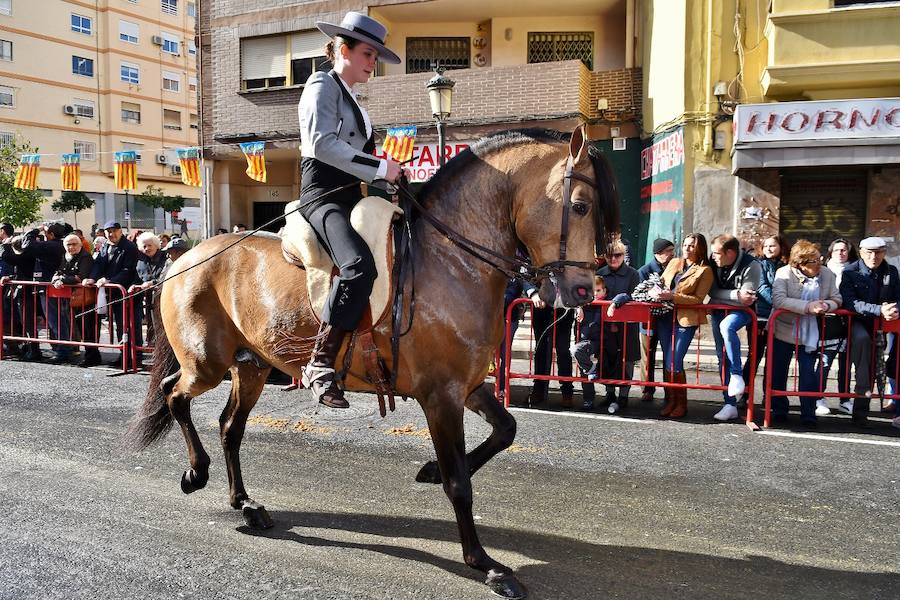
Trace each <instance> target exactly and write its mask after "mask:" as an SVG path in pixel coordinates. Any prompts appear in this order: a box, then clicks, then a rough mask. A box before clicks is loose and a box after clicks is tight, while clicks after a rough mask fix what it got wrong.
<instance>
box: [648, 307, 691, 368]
mask: <svg viewBox="0 0 900 600" xmlns="http://www.w3.org/2000/svg"><path fill="white" fill-rule="evenodd" d="M674 325H675V323H674V316H673V315H672V314H668V315H664V316H661V317H659V318H657V320H656V334H657V336H659V347H660V348H662V354H663V369H664V370H666V371H669V372H670V373H682V372H684V357H685V355H686V354H687V353H688V350H689V349H690V347H691V341H692V340H693V339H694V332H696V331H697V327H696V326H694V327H682V326H681V325H678V326H677V327H676V328H675V340H674V344H673V340H672V327H673V326H674Z"/></svg>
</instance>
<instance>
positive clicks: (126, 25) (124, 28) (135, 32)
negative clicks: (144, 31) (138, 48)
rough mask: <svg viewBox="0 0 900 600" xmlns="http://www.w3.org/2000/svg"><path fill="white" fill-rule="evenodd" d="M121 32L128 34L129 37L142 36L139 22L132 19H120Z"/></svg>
mask: <svg viewBox="0 0 900 600" xmlns="http://www.w3.org/2000/svg"><path fill="white" fill-rule="evenodd" d="M119 33H120V34H124V35H127V36H128V37H133V38H137V37H140V36H139V33H140V27H139V26H138V24H137V23H132V22H131V21H122V20H120V21H119Z"/></svg>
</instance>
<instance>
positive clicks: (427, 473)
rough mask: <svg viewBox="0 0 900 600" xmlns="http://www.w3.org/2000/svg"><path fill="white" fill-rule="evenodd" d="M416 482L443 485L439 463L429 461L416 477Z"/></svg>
mask: <svg viewBox="0 0 900 600" xmlns="http://www.w3.org/2000/svg"><path fill="white" fill-rule="evenodd" d="M416 481H418V482H419V483H441V470H440V469H439V468H438V464H437V461H434V460H432V461H428V462H427V463H425V464H424V465H423V466H422V468H421V469H419V473H418V475H416Z"/></svg>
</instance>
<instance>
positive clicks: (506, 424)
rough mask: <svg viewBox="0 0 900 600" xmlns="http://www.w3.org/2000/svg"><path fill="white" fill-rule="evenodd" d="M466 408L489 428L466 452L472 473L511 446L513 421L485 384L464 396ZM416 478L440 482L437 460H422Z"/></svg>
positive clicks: (426, 481)
mask: <svg viewBox="0 0 900 600" xmlns="http://www.w3.org/2000/svg"><path fill="white" fill-rule="evenodd" d="M466 408H468V409H469V410H471V411H472V412H474V413H475V414H477V415H479V416H480V417H481V418H482V419H484V420H485V421H487V422H488V423H489V424H490V425H491V427H492V428H493V429H492V430H491V434H490V435H489V436H488V438H487V439H486V440H484V441H483V442H482V443H481V444H480V445H479V446H478V447H477V448H475V449H474V450H472V451H471V452H469V453H468V454H467V455H466V462H467V463H468V465H469V475H474V474H475V473H476V472H477V471H478V469H480V468H481V467H483V466H484V465H485V464H486V463H487V462H488V461H489V460H491V459H492V458H494V456H496V455H497V454H499V453H500V452H502V451H503V450H506V449H507V448H509V447H510V446H511V445H512V443H513V440H515V438H516V420H515V419H514V418H513V416H512V415H511V414H510V413H509V411H508V410H506V407H505V406H503V404H501V403H500V402H499V401H498V400H497V398H496V397H495V396H494V392H493V389H492V387H491V386H490V385H488V384H486V383H485V384H482V385H481V386H479V387H478V388H477V389H476V390H475V391H474V392H472V393H471V394H470V395H469V397H468V398H466ZM416 481H418V482H419V483H441V471H440V469H439V468H438V464H437V461H436V460H432V461H429V462H427V463H425V465H423V466H422V468H421V469H420V470H419V473H418V474H417V475H416Z"/></svg>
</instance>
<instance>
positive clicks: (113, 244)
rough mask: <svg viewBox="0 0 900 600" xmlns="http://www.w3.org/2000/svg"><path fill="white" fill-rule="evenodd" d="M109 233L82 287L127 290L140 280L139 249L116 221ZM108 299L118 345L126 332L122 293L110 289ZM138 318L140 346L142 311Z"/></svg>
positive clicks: (119, 362) (117, 362)
mask: <svg viewBox="0 0 900 600" xmlns="http://www.w3.org/2000/svg"><path fill="white" fill-rule="evenodd" d="M103 229H104V230H105V231H106V239H107V243H106V244H104V246H103V249H102V250H100V254H99V255H98V256H97V260H95V261H94V269H93V270H92V271H91V277H90V278H89V279H85V280H84V281H82V285H95V284H96V285H97V287H101V286H103V285H104V284H107V283H112V284H117V285H121V286H122V287H123V288H125V289H126V290H127V289H128V288H129V286H131V285H132V284H133V283H135V282H136V281H137V260H138V249H137V246H135V245H134V243H133V242H130V241H128V238H126V237H125V236H124V235H123V233H122V226H121V225H119V223H118V222H117V221H107V223H106V224H105V225H104V226H103ZM106 297H107V300H108V301H109V302H110V303H114V304H111V306H110V308H111V309H112V315H113V319H114V320H115V323H116V332H115V333H116V335H117V336H118V337H119V343H121V341H122V335H123V333H124V331H125V330H124V328H123V326H124V323H123V319H122V311H123V308H124V303H123V302H121V300H122V294H121V293H120V292H119V291H118V290H115V288H112V289H107V296H106ZM134 313H135V314H134V317H135V321H136V323H135V327H136V331H135V339H134V340H133V341H134V342H136V343H137V344H138V345H141V343H142V340H143V336H142V335H141V325H142V323H141V314H140V311H137V310H136V311H134ZM109 364H111V365H115V366H121V365H122V356H121V355H119V357H118V358H117V359H116V360H114V361H112V362H110V363H109Z"/></svg>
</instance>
